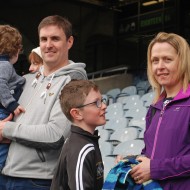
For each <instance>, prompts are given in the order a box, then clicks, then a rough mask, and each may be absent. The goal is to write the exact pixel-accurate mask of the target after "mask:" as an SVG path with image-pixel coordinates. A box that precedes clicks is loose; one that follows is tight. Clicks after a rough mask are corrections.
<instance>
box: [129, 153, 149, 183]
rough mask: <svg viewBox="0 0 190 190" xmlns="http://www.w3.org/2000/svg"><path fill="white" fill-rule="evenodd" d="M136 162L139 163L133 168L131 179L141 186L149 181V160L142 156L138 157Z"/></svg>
mask: <svg viewBox="0 0 190 190" xmlns="http://www.w3.org/2000/svg"><path fill="white" fill-rule="evenodd" d="M137 160H138V161H139V162H140V163H139V164H138V165H136V166H134V167H133V168H132V170H131V172H130V174H131V177H132V178H133V179H134V181H135V183H137V184H142V183H144V182H145V181H148V180H150V179H151V178H150V177H151V176H150V159H149V158H147V157H144V156H139V157H138V158H137Z"/></svg>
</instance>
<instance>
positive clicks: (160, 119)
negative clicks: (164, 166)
mask: <svg viewBox="0 0 190 190" xmlns="http://www.w3.org/2000/svg"><path fill="white" fill-rule="evenodd" d="M165 108H166V106H164V108H163V109H162V110H161V113H160V117H159V120H158V125H157V127H156V134H155V138H154V144H153V150H152V154H151V159H153V158H154V154H155V149H156V144H157V139H158V132H159V129H160V125H161V122H162V117H163V114H164V111H165Z"/></svg>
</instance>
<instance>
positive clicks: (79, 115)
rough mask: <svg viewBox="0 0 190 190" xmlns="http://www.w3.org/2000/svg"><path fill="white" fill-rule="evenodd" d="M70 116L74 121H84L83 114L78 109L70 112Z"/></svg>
mask: <svg viewBox="0 0 190 190" xmlns="http://www.w3.org/2000/svg"><path fill="white" fill-rule="evenodd" d="M70 114H71V116H72V117H73V119H74V120H78V121H80V120H82V119H83V115H82V113H81V111H80V110H79V109H78V108H72V109H71V110H70Z"/></svg>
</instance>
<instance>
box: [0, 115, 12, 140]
mask: <svg viewBox="0 0 190 190" xmlns="http://www.w3.org/2000/svg"><path fill="white" fill-rule="evenodd" d="M12 119H13V114H10V115H9V116H8V117H7V118H5V119H4V120H2V121H0V142H8V140H6V139H5V138H3V136H2V134H3V128H4V127H5V123H6V122H7V121H11V120H12Z"/></svg>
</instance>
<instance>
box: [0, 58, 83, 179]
mask: <svg viewBox="0 0 190 190" xmlns="http://www.w3.org/2000/svg"><path fill="white" fill-rule="evenodd" d="M84 68H85V64H84V63H74V62H72V61H69V64H68V65H67V66H65V67H63V68H61V69H59V70H57V71H56V72H54V73H52V74H51V75H49V76H47V77H44V76H43V74H41V75H39V78H38V79H37V78H35V76H36V73H35V74H27V75H25V78H26V83H25V86H24V90H23V93H22V95H21V97H20V99H19V103H20V105H22V106H23V107H24V108H25V109H26V112H25V113H23V114H21V115H19V116H18V117H15V118H14V121H10V122H7V123H6V125H5V127H4V129H3V136H4V137H6V138H8V139H11V140H12V143H11V145H10V148H9V153H8V157H7V160H6V165H5V167H4V168H3V171H2V173H3V174H5V175H8V176H15V177H23V178H39V179H52V177H53V173H54V169H55V165H56V162H57V160H58V157H59V154H60V151H61V148H62V146H63V143H64V141H65V139H66V138H67V136H68V134H69V131H70V125H71V123H70V122H69V121H68V120H67V119H66V117H65V115H64V114H63V112H62V110H61V106H60V102H59V95H60V92H61V90H62V88H63V87H64V86H65V85H66V84H67V83H68V82H69V81H70V80H71V79H87V75H86V71H85V70H84Z"/></svg>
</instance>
